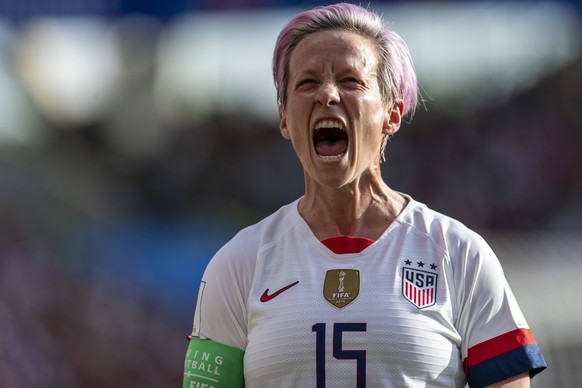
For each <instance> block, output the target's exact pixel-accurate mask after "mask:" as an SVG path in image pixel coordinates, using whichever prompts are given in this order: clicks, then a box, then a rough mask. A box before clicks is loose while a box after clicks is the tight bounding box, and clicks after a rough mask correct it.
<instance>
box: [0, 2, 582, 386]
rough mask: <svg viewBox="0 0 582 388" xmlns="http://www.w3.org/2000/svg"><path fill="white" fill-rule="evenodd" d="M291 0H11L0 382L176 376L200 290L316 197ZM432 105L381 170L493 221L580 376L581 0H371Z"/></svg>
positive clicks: (487, 228)
mask: <svg viewBox="0 0 582 388" xmlns="http://www.w3.org/2000/svg"><path fill="white" fill-rule="evenodd" d="M325 3H329V2H317V3H315V2H312V1H292V0H290V1H282V0H281V1H276V0H220V1H210V0H172V1H163V2H161V1H153V0H150V1H138V0H125V1H124V0H51V1H46V0H21V1H13V0H0V333H1V334H0V387H2V388H4V387H7V388H29V387H55V388H57V387H58V388H68V387H89V388H90V387H175V386H180V384H181V379H182V363H183V356H184V352H185V349H186V346H187V345H186V335H187V334H189V333H190V330H191V323H192V316H193V313H194V307H195V302H196V295H197V289H198V283H199V281H200V278H201V276H202V271H203V270H204V267H205V265H206V263H207V262H208V260H209V259H210V258H211V256H212V255H213V253H214V252H215V251H216V250H217V249H218V248H219V247H220V246H221V245H222V244H224V243H225V242H226V241H227V240H228V239H229V238H231V237H232V235H233V234H234V233H235V232H236V231H237V230H239V229H240V228H242V227H244V226H246V225H249V224H251V223H254V222H256V221H258V220H259V219H261V218H263V217H264V216H265V215H267V214H269V213H270V212H272V211H274V210H275V209H277V208H278V207H279V206H280V205H282V204H285V203H287V202H290V201H292V200H294V199H296V198H297V197H298V196H299V195H301V194H302V191H303V177H302V172H301V167H300V165H299V162H298V161H297V160H296V158H295V156H294V153H293V150H292V148H291V146H290V144H288V143H287V142H286V141H284V140H283V139H282V138H281V136H280V135H279V132H278V129H277V128H278V127H277V125H278V124H277V112H276V104H275V90H274V87H273V85H272V81H271V75H270V60H271V53H272V49H273V46H274V42H275V39H276V36H277V33H278V31H279V29H280V28H281V27H282V26H283V25H284V24H285V23H286V21H288V20H289V18H290V17H291V16H292V15H293V14H295V13H296V12H297V11H299V10H302V9H306V8H310V7H312V6H315V5H321V4H325ZM370 7H371V8H372V9H374V10H376V11H378V12H379V13H382V14H383V15H384V17H385V18H386V19H387V20H389V21H391V22H392V28H393V29H395V30H396V31H397V32H399V33H400V34H401V35H402V36H403V37H404V38H405V40H406V41H407V42H408V44H409V46H410V49H411V52H412V56H413V58H414V60H415V64H416V68H417V71H418V74H419V78H420V84H421V87H422V93H423V97H424V103H423V105H422V106H421V107H419V109H418V110H417V113H416V115H415V117H414V119H413V120H412V121H410V122H407V123H406V124H405V125H404V126H403V128H402V129H401V131H400V132H399V133H398V134H397V136H396V137H395V138H394V140H393V141H392V142H391V143H390V147H389V149H388V151H387V161H386V162H385V164H384V167H383V174H384V175H385V178H386V180H387V182H388V183H389V185H391V186H392V187H393V188H395V189H397V190H399V191H403V192H406V193H409V194H411V195H412V196H413V197H415V198H416V199H417V200H420V201H422V202H425V203H427V204H428V205H429V206H431V207H432V208H434V209H436V210H438V211H441V212H443V213H446V214H448V215H451V216H453V217H455V218H457V219H459V220H461V221H462V222H464V223H465V224H467V225H468V226H470V227H471V228H473V229H475V230H477V231H478V232H480V233H482V234H483V235H484V236H485V237H486V238H487V240H488V241H489V242H490V243H491V245H492V246H493V247H494V249H495V250H496V252H497V253H498V255H499V257H500V260H501V261H502V264H503V265H504V267H505V269H506V272H507V275H508V278H509V281H510V283H511V284H512V287H513V288H514V291H515V293H516V294H517V297H518V300H519V301H520V303H521V305H522V308H523V310H524V312H525V315H526V317H527V318H528V320H529V323H530V325H531V326H532V328H533V330H534V334H536V338H537V339H538V342H539V343H540V345H541V347H542V349H543V351H544V353H545V355H546V358H547V359H548V362H549V363H550V369H549V370H548V371H547V372H544V373H543V374H542V375H540V377H537V378H536V379H535V380H534V386H538V387H549V386H552V387H576V386H582V375H581V373H582V372H581V371H580V368H579V366H580V365H582V335H581V334H582V329H581V327H582V312H580V310H579V309H578V308H577V306H579V304H580V301H579V299H580V297H581V296H582V288H581V287H582V286H581V283H580V280H579V278H580V275H582V238H581V237H582V57H581V53H582V24H581V21H582V4H581V2H580V1H571V2H484V1H468V2H432V1H415V2H396V1H371V2H370Z"/></svg>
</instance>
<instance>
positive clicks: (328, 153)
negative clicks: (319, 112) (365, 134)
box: [313, 120, 349, 159]
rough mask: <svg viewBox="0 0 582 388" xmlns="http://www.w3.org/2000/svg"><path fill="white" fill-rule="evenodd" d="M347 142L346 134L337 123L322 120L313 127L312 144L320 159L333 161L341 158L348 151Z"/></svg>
mask: <svg viewBox="0 0 582 388" xmlns="http://www.w3.org/2000/svg"><path fill="white" fill-rule="evenodd" d="M348 142H349V136H348V133H347V132H346V130H345V129H344V127H343V125H342V124H341V123H340V122H339V121H335V120H323V121H320V122H318V123H317V125H316V126H315V131H314V133H313V144H314V145H315V151H316V152H317V155H318V156H320V157H323V158H329V159H334V158H338V157H341V156H343V155H344V154H345V153H346V152H347V150H348Z"/></svg>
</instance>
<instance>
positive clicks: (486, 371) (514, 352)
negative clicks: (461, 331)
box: [463, 329, 547, 387]
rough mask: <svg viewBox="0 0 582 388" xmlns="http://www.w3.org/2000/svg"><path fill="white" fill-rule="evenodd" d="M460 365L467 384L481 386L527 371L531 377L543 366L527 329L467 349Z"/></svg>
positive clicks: (543, 367)
mask: <svg viewBox="0 0 582 388" xmlns="http://www.w3.org/2000/svg"><path fill="white" fill-rule="evenodd" d="M463 366H464V368H465V374H466V375H467V382H468V383H469V386H470V387H485V386H487V385H490V384H494V383H496V382H499V381H502V380H505V379H508V378H510V377H512V376H515V375H518V374H520V373H523V372H527V371H529V373H530V377H533V376H535V375H536V374H538V373H539V372H541V371H542V370H544V369H545V368H546V367H547V365H546V362H545V360H544V357H543V356H542V353H541V352H540V349H539V348H538V346H537V344H536V341H535V339H534V337H533V335H532V333H531V331H530V330H529V329H516V330H513V331H510V332H507V333H505V334H502V335H500V336H498V337H495V338H492V339H490V340H487V341H484V342H482V343H480V344H477V345H475V346H473V347H471V348H469V352H468V355H467V358H465V360H463Z"/></svg>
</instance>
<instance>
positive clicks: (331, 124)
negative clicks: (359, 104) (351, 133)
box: [315, 120, 345, 131]
mask: <svg viewBox="0 0 582 388" xmlns="http://www.w3.org/2000/svg"><path fill="white" fill-rule="evenodd" d="M319 128H339V129H341V130H342V131H344V130H345V129H344V126H343V125H342V123H340V122H339V121H336V120H322V121H319V122H318V123H317V124H315V129H316V130H317V129H319Z"/></svg>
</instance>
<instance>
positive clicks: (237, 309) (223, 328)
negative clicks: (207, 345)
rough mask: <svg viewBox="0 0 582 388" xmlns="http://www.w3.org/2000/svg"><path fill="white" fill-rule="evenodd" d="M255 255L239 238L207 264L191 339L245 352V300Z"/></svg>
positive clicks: (228, 244) (223, 248)
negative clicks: (225, 345)
mask: <svg viewBox="0 0 582 388" xmlns="http://www.w3.org/2000/svg"><path fill="white" fill-rule="evenodd" d="M255 262H256V254H255V255H253V250H252V248H251V247H249V246H248V244H245V239H244V238H241V237H240V234H239V235H237V236H235V238H233V239H232V240H231V241H229V242H228V243H227V244H226V245H224V246H223V247H222V248H221V249H220V250H219V251H218V252H217V253H216V254H215V255H214V257H213V258H212V259H211V260H210V262H209V263H208V266H207V267H206V270H205V271H204V275H203V276H202V282H201V284H200V288H199V290H198V299H197V303H196V312H195V314H194V323H193V329H192V335H191V336H192V337H200V338H209V339H212V340H215V341H218V342H221V343H224V344H227V345H231V346H235V347H237V348H240V349H243V350H244V349H245V348H246V346H247V343H248V340H247V307H246V304H247V298H248V293H249V289H250V286H251V282H252V276H253V273H254V267H255Z"/></svg>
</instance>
